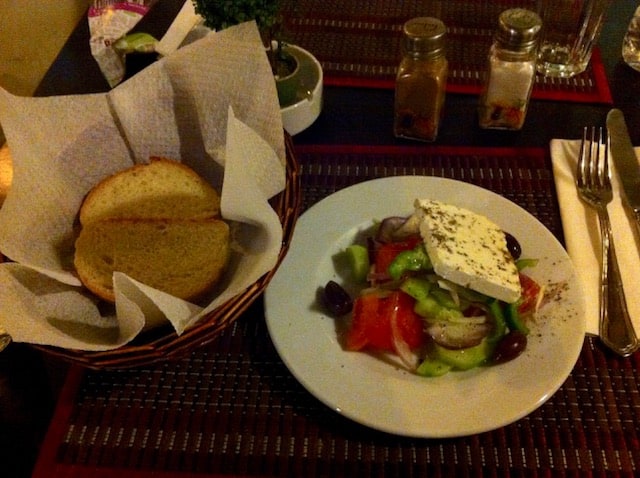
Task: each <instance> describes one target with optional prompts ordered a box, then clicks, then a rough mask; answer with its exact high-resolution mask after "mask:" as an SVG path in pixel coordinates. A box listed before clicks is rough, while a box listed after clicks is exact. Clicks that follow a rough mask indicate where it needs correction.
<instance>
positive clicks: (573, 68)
mask: <svg viewBox="0 0 640 478" xmlns="http://www.w3.org/2000/svg"><path fill="white" fill-rule="evenodd" d="M610 4H611V0H538V14H539V15H540V17H541V18H542V32H541V38H540V49H539V50H538V63H537V70H538V72H540V73H542V74H543V75H545V76H553V77H563V78H566V77H571V76H574V75H577V74H579V73H582V72H583V71H584V70H586V68H587V65H588V64H589V60H590V59H591V53H592V51H593V46H594V45H595V44H596V43H597V41H598V37H599V36H600V30H601V29H602V24H603V21H604V16H605V13H606V11H607V8H608V7H609V5H610Z"/></svg>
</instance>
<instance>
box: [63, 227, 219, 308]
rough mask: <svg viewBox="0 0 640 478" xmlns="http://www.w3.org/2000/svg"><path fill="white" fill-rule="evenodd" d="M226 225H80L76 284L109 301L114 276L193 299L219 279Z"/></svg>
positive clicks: (76, 256) (186, 298)
mask: <svg viewBox="0 0 640 478" xmlns="http://www.w3.org/2000/svg"><path fill="white" fill-rule="evenodd" d="M228 258H229V226H228V225H227V224H226V223H225V222H223V221H221V220H217V219H204V220H202V219H200V220H189V219H186V220H185V219H172V220H158V219H151V220H149V219H119V218H116V219H103V220H101V221H96V222H90V223H89V224H86V225H84V226H83V228H82V230H81V232H80V235H79V237H78V239H77V240H76V252H75V258H74V264H75V267H76V270H77V272H78V275H79V277H80V280H81V281H82V282H83V283H84V284H85V286H86V287H87V288H88V289H89V290H91V291H92V292H93V293H95V294H96V295H98V296H99V297H101V298H103V299H105V300H108V301H111V302H113V301H114V300H115V296H114V291H113V280H112V276H113V272H114V271H120V272H123V273H125V274H127V275H129V276H130V277H132V278H134V279H136V280H138V281H140V282H142V283H144V284H146V285H149V286H151V287H154V288H156V289H159V290H162V291H164V292H167V293H169V294H171V295H174V296H176V297H179V298H182V299H185V300H191V299H197V298H198V296H200V295H201V294H203V293H204V292H205V291H207V290H208V289H210V288H211V287H212V286H213V285H214V284H215V283H216V282H217V281H218V280H219V278H220V276H221V274H222V272H223V270H224V269H225V266H226V264H227V261H228Z"/></svg>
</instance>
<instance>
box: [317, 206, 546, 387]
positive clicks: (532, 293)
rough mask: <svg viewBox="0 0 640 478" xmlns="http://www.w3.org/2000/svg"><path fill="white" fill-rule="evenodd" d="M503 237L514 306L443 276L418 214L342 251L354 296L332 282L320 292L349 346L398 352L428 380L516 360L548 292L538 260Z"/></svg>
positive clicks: (385, 224)
mask: <svg viewBox="0 0 640 478" xmlns="http://www.w3.org/2000/svg"><path fill="white" fill-rule="evenodd" d="M463 232H469V233H471V234H472V233H473V232H470V231H463ZM500 232H501V230H500ZM501 234H503V243H504V247H506V250H507V251H508V255H509V256H510V257H509V258H507V260H508V261H513V263H515V266H516V268H517V269H514V271H515V272H514V273H515V274H516V275H517V278H516V281H517V280H519V283H520V294H519V298H518V299H517V300H515V301H513V302H505V301H504V300H500V299H497V298H495V297H492V296H490V295H487V294H484V293H482V292H478V290H474V288H469V287H467V286H466V284H460V283H456V282H455V281H453V280H451V278H445V277H443V276H442V275H439V274H438V273H437V272H436V271H435V268H434V260H432V259H433V258H432V257H430V254H429V253H428V250H431V255H432V256H434V257H435V253H434V252H433V249H432V248H430V247H428V246H427V244H429V241H428V240H425V237H424V236H425V231H424V226H420V225H419V224H417V223H416V217H415V215H412V216H410V217H408V218H407V217H389V218H385V219H383V220H382V221H380V222H379V223H378V224H377V225H376V227H374V228H373V229H372V231H371V234H370V235H368V236H367V237H365V238H363V239H359V242H358V243H354V244H352V245H350V246H348V247H347V248H346V250H344V251H343V252H342V254H344V256H345V258H346V259H347V260H348V263H349V265H350V266H349V269H350V273H349V274H350V278H349V279H348V281H349V287H348V289H349V290H352V291H353V290H356V291H357V293H356V294H353V292H352V293H351V294H350V293H349V292H347V290H346V288H345V287H343V286H342V285H340V284H338V282H336V281H334V280H330V281H328V282H327V283H326V285H325V286H324V287H323V288H322V299H323V302H324V306H325V307H326V308H327V310H328V311H329V312H330V313H331V314H332V316H334V317H348V318H349V320H348V326H347V330H346V333H345V335H344V336H343V337H342V340H343V346H344V348H345V349H346V350H349V351H367V352H372V351H373V352H381V353H391V354H395V355H397V356H398V357H399V358H400V360H401V362H402V364H403V365H404V366H405V367H406V368H407V369H408V370H410V371H411V372H413V373H416V374H418V375H421V376H425V377H436V376H441V375H444V374H446V373H448V372H450V371H456V370H469V369H471V368H474V367H478V366H483V365H492V364H499V363H503V362H507V361H510V360H513V359H515V358H516V357H518V356H519V355H520V354H521V353H522V352H523V351H524V350H525V349H526V347H527V336H528V334H529V329H530V323H529V322H530V320H531V318H532V317H533V316H534V315H535V312H536V311H537V309H538V307H539V306H540V303H541V300H542V298H543V295H544V290H543V287H541V285H540V284H538V283H537V282H536V281H535V280H534V279H532V278H531V277H530V276H529V275H528V274H527V268H531V267H535V265H536V260H534V259H527V258H522V257H521V254H522V252H521V247H520V245H519V243H518V241H517V239H516V238H515V237H513V236H512V235H510V234H508V233H506V232H501ZM431 239H433V238H431ZM438 240H440V241H441V238H438ZM461 240H462V241H464V239H461ZM481 247H482V245H481ZM438 260H439V259H438ZM458 282H459V281H458ZM354 285H355V287H352V286H354ZM475 289H477V288H475ZM352 294H353V295H354V296H353V297H352Z"/></svg>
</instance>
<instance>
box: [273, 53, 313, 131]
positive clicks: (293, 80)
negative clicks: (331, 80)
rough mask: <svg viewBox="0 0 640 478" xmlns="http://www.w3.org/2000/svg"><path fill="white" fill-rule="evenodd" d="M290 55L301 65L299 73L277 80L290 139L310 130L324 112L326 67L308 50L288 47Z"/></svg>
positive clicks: (283, 121)
mask: <svg viewBox="0 0 640 478" xmlns="http://www.w3.org/2000/svg"><path fill="white" fill-rule="evenodd" d="M285 48H286V53H289V54H290V55H292V56H293V57H294V58H295V59H296V60H297V62H298V66H297V68H296V69H295V71H294V72H293V73H292V74H291V75H289V76H287V77H285V78H281V79H278V80H276V84H277V85H278V91H279V97H280V111H281V112H282V123H283V125H284V129H285V130H286V131H287V133H289V134H290V135H292V136H293V135H295V134H298V133H299V132H301V131H303V130H305V129H307V128H308V127H309V126H311V125H312V124H313V122H314V121H315V120H316V119H317V118H318V116H320V112H321V111H322V81H323V74H322V67H321V66H320V63H319V62H318V60H317V59H316V58H315V57H314V56H313V55H312V54H311V53H309V52H308V51H307V50H305V49H304V48H300V47H299V46H297V45H287V46H286V47H285Z"/></svg>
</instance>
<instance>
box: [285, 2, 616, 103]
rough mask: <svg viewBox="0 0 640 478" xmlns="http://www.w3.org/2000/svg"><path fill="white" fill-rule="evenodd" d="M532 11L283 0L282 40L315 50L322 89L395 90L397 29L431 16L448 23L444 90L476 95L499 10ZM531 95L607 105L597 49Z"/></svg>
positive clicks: (480, 5)
mask: <svg viewBox="0 0 640 478" xmlns="http://www.w3.org/2000/svg"><path fill="white" fill-rule="evenodd" d="M513 7H524V8H529V9H530V10H534V11H535V10H536V0H497V1H496V0H493V1H490V0H434V1H430V2H424V1H421V0H406V1H402V2H398V1H389V0H374V1H367V2H362V1H359V0H285V4H284V9H283V12H284V15H283V17H284V19H285V34H286V35H285V36H286V38H287V39H288V40H289V41H290V42H292V43H295V44H297V45H299V46H301V47H303V48H305V49H307V50H309V51H310V52H311V53H313V54H314V55H315V56H316V58H317V59H318V61H319V62H320V63H321V65H322V68H323V70H324V81H325V84H328V85H340V86H356V87H378V88H393V86H394V83H395V74H396V69H397V65H398V64H399V62H400V50H401V48H400V40H401V38H402V25H403V24H404V22H405V21H407V20H409V19H410V18H413V17H417V16H433V17H436V18H440V19H441V20H442V21H443V22H444V23H445V25H446V26H447V58H448V60H449V78H448V82H447V91H448V92H451V93H467V94H479V92H480V86H481V81H482V80H481V79H482V75H483V73H484V71H485V70H486V57H487V54H488V52H489V47H490V45H491V43H492V39H493V38H492V37H493V33H494V31H495V29H496V27H497V21H498V20H497V19H498V16H499V14H500V12H502V11H504V10H507V9H509V8H513ZM533 97H534V98H537V99H550V100H562V101H573V102H583V103H611V102H612V99H611V93H610V91H609V85H608V83H607V79H606V75H605V73H604V66H603V64H602V61H601V58H600V54H599V51H598V50H597V49H596V50H595V51H594V54H593V57H592V60H591V62H590V64H589V67H588V69H587V71H585V72H584V73H582V74H580V75H577V76H575V77H573V78H546V77H543V76H542V75H536V82H535V85H534V89H533Z"/></svg>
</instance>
